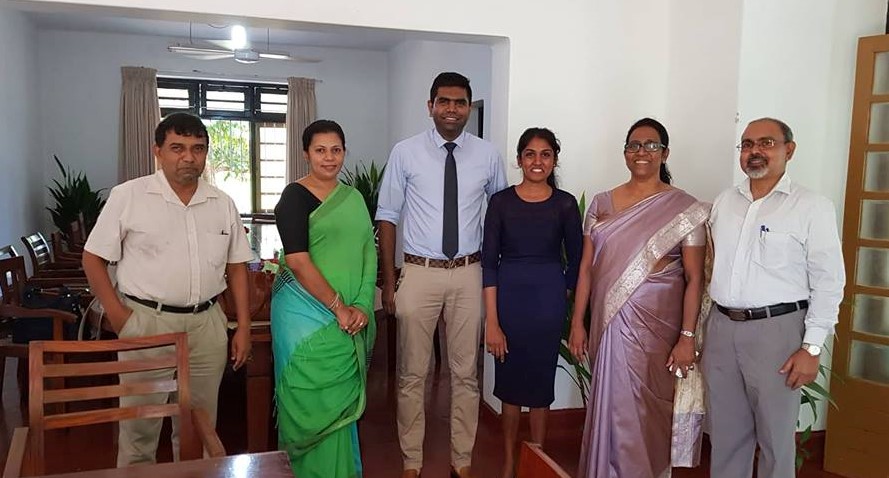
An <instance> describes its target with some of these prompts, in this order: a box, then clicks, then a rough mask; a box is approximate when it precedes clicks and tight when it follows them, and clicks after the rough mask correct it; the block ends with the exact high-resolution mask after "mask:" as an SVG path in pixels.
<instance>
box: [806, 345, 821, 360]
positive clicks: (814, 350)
mask: <svg viewBox="0 0 889 478" xmlns="http://www.w3.org/2000/svg"><path fill="white" fill-rule="evenodd" d="M803 349H805V351H806V352H809V354H810V355H813V356H816V357H817V356H818V355H821V347H819V346H817V345H812V344H804V345H803Z"/></svg>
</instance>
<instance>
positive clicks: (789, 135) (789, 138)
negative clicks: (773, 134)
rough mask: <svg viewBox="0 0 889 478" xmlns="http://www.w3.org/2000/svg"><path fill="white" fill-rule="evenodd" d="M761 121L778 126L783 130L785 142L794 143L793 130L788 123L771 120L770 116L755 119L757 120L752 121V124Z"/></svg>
mask: <svg viewBox="0 0 889 478" xmlns="http://www.w3.org/2000/svg"><path fill="white" fill-rule="evenodd" d="M760 121H771V122H772V123H775V124H776V125H778V127H779V128H781V134H782V135H784V142H785V143H790V142H793V130H792V129H790V126H788V125H787V123H785V122H783V121H781V120H779V119H775V118H769V117H768V116H766V117H764V118H759V119H755V120H753V121H751V122H750V123H759V122H760Z"/></svg>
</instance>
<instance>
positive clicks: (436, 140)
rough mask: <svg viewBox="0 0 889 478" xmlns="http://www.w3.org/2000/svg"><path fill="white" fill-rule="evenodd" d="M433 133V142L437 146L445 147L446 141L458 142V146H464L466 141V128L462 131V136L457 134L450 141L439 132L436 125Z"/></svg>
mask: <svg viewBox="0 0 889 478" xmlns="http://www.w3.org/2000/svg"><path fill="white" fill-rule="evenodd" d="M431 133H432V142H433V143H434V144H435V147H437V148H443V147H444V144H445V143H456V144H457V147H458V148H462V147H463V143H464V142H465V141H466V130H465V129H464V130H463V131H461V132H460V136H457V137H456V138H455V139H454V140H453V141H448V140H446V139H444V138H442V136H441V135H440V134H439V133H438V130H437V129H435V128H434V127H433V128H432V130H431Z"/></svg>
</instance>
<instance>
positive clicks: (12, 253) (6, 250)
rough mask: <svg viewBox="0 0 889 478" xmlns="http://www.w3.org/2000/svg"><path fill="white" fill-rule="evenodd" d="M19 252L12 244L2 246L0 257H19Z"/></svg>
mask: <svg viewBox="0 0 889 478" xmlns="http://www.w3.org/2000/svg"><path fill="white" fill-rule="evenodd" d="M18 255H19V253H18V252H16V250H15V248H14V247H12V244H10V245H6V246H3V247H0V259H9V258H10V257H18Z"/></svg>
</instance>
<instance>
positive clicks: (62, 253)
mask: <svg viewBox="0 0 889 478" xmlns="http://www.w3.org/2000/svg"><path fill="white" fill-rule="evenodd" d="M49 240H50V242H51V243H52V253H53V257H55V258H56V259H58V260H61V261H65V262H77V263H79V262H80V261H81V260H83V246H81V247H80V248H79V249H75V248H74V246H72V245H71V244H70V242H69V241H66V240H65V238H63V237H62V233H61V232H58V231H56V232H53V233H51V234H50V235H49ZM66 248H67V250H65V249H66Z"/></svg>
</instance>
